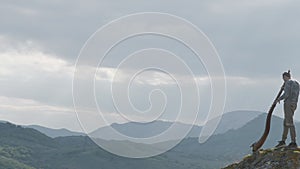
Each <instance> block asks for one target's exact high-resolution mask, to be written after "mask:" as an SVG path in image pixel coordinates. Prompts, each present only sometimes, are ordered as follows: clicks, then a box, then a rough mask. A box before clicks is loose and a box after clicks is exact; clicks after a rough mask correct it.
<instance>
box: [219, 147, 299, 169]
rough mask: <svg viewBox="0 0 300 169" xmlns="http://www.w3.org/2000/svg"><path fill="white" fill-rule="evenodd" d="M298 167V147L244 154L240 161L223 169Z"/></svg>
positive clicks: (289, 168)
mask: <svg viewBox="0 0 300 169" xmlns="http://www.w3.org/2000/svg"><path fill="white" fill-rule="evenodd" d="M287 168H288V169H298V168H300V149H299V148H298V149H287V148H280V149H267V150H260V151H259V152H258V153H257V154H255V155H254V154H251V155H248V156H246V157H245V158H244V159H243V160H242V161H241V162H239V163H235V164H232V165H229V166H227V167H225V168H223V169H287Z"/></svg>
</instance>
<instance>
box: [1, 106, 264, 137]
mask: <svg viewBox="0 0 300 169" xmlns="http://www.w3.org/2000/svg"><path fill="white" fill-rule="evenodd" d="M262 113H263V112H259V111H233V112H228V113H225V114H224V115H223V116H222V119H221V121H220V124H219V126H218V127H217V129H216V131H215V132H214V134H221V133H225V132H227V131H229V130H232V129H238V128H240V127H242V126H243V125H245V124H246V123H247V122H249V121H251V120H252V119H254V118H255V117H257V116H258V115H260V114H262ZM2 122H3V121H2ZM172 124H173V122H168V121H154V122H151V123H135V122H129V123H124V124H118V123H113V124H111V126H109V127H112V128H114V129H115V130H117V131H118V132H120V133H122V134H125V135H127V136H130V137H136V138H147V137H151V136H155V135H157V134H159V133H161V132H163V131H165V130H166V129H168V128H169V127H170V126H171V125H172ZM178 124H179V125H182V126H188V125H187V124H184V123H178ZM24 127H28V128H33V129H35V130H38V131H40V132H41V133H44V134H45V135H47V136H49V137H52V138H55V137H66V136H85V135H86V134H85V133H81V132H75V131H70V130H68V129H64V128H61V129H52V128H48V127H43V126H39V125H28V126H24ZM201 129H202V126H198V125H194V126H193V127H192V129H191V131H190V132H189V134H188V135H187V137H199V135H200V132H201ZM89 135H90V136H92V137H95V138H101V139H105V140H119V139H118V138H117V137H114V136H113V135H112V134H111V133H110V132H109V130H108V127H101V128H99V129H97V130H95V131H93V132H91V133H90V134H89ZM176 139H178V138H176V137H174V138H169V140H176ZM165 141H168V140H165Z"/></svg>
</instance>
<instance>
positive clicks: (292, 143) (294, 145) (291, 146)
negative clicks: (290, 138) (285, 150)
mask: <svg viewBox="0 0 300 169" xmlns="http://www.w3.org/2000/svg"><path fill="white" fill-rule="evenodd" d="M288 147H289V148H297V147H298V145H297V143H295V142H291V143H290V144H289V145H288Z"/></svg>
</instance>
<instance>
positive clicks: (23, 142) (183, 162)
mask: <svg viewBox="0 0 300 169" xmlns="http://www.w3.org/2000/svg"><path fill="white" fill-rule="evenodd" d="M265 118H266V114H261V115H259V116H258V117H256V118H254V119H253V120H251V121H249V122H248V123H247V124H246V125H244V126H242V127H240V128H238V129H231V130H229V131H227V132H226V133H221V134H217V135H213V136H212V137H211V138H210V139H208V141H207V142H205V143H203V144H199V142H198V139H197V138H193V137H190V138H186V139H184V140H183V141H182V142H180V143H179V144H178V145H177V146H175V147H174V148H173V149H171V150H169V151H167V152H165V153H163V154H161V155H158V156H155V157H151V158H144V159H131V158H125V157H120V156H117V155H114V154H111V153H109V152H107V151H105V150H104V149H102V148H100V147H99V146H97V145H96V144H95V143H94V142H93V141H92V140H91V139H90V138H89V137H86V136H67V137H57V138H51V137H48V136H46V135H45V134H43V133H41V132H39V131H37V130H35V129H31V128H24V127H22V126H17V125H14V124H10V123H0V136H1V137H0V168H14V169H18V168H25V166H26V167H27V168H43V169H52V168H55V169H85V168H89V169H98V168H105V169H123V168H124V166H125V167H126V168H141V167H143V169H159V168H164V169H171V168H176V169H186V168H189V169H215V168H221V167H224V166H227V165H229V164H231V163H233V162H236V161H240V160H241V157H243V156H245V155H247V154H250V153H251V149H250V147H249V146H250V145H251V144H252V143H253V142H255V141H257V139H258V138H259V137H260V136H261V134H262V132H263V129H264V125H265ZM296 127H297V129H300V128H299V127H300V125H299V123H297V124H296ZM281 131H282V119H281V118H279V117H276V116H274V117H273V118H272V127H271V131H270V136H269V137H268V139H267V141H266V144H265V145H264V147H273V146H274V145H275V144H277V140H278V139H280V137H281ZM103 142H105V140H104V141H103ZM106 142H109V144H112V145H115V146H116V147H118V146H120V148H122V147H123V146H130V147H131V148H132V151H141V150H142V151H144V150H149V149H151V148H153V145H143V144H137V143H132V142H128V141H118V140H114V141H113V140H112V141H106ZM168 143H170V142H169V141H167V142H162V143H156V144H168ZM10 162H11V163H13V164H11V165H15V166H18V165H19V166H21V167H5V165H7V163H8V164H10ZM3 163H5V164H3ZM2 164H3V165H2Z"/></svg>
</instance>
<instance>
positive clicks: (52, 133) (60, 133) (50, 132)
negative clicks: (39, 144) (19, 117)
mask: <svg viewBox="0 0 300 169" xmlns="http://www.w3.org/2000/svg"><path fill="white" fill-rule="evenodd" d="M24 127H28V128H33V129H35V130H37V131H39V132H41V133H44V134H46V135H47V136H49V137H52V138H55V137H66V136H85V135H86V134H84V133H80V132H75V131H70V130H68V129H64V128H62V129H52V128H47V127H43V126H39V125H29V126H24Z"/></svg>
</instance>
